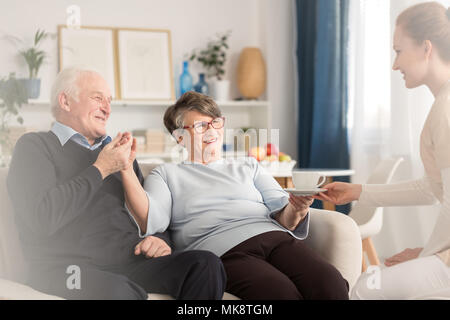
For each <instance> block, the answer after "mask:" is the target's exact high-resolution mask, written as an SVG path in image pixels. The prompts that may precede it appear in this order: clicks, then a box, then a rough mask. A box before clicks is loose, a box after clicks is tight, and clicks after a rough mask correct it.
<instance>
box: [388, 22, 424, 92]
mask: <svg viewBox="0 0 450 320" xmlns="http://www.w3.org/2000/svg"><path fill="white" fill-rule="evenodd" d="M427 42H429V41H426V42H424V43H423V44H420V45H419V44H417V42H416V41H415V40H414V39H412V38H411V37H409V36H408V35H407V34H406V33H405V32H404V30H403V27H401V26H397V27H396V29H395V33H394V51H395V52H396V54H397V56H396V58H395V61H394V65H393V66H392V69H393V70H398V71H400V72H401V73H402V74H403V79H404V80H405V85H406V87H407V88H409V89H412V88H416V87H418V86H421V85H423V84H424V83H425V79H426V77H427V73H428V66H429V58H430V51H431V50H430V49H431V48H427V46H428V44H427Z"/></svg>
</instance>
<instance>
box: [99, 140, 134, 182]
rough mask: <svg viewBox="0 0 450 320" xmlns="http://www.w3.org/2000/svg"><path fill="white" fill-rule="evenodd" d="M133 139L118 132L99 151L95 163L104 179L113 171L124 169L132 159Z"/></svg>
mask: <svg viewBox="0 0 450 320" xmlns="http://www.w3.org/2000/svg"><path fill="white" fill-rule="evenodd" d="M132 143H133V140H132V139H130V138H126V137H124V134H122V133H120V132H119V133H118V134H117V136H116V137H115V138H114V139H113V140H112V141H111V142H110V143H109V144H107V145H106V146H105V147H104V148H103V150H102V151H101V152H100V153H99V155H98V158H97V160H96V161H95V163H94V166H96V167H97V168H98V169H99V171H100V173H101V174H102V177H103V179H104V178H105V177H107V176H109V175H110V174H112V173H115V172H118V171H120V170H124V169H125V168H126V167H127V165H128V162H129V161H130V155H131V146H132Z"/></svg>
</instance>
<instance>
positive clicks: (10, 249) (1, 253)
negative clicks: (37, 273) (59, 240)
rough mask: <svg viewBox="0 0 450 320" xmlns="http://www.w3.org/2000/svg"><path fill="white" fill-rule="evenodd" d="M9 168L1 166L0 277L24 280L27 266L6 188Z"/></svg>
mask: <svg viewBox="0 0 450 320" xmlns="http://www.w3.org/2000/svg"><path fill="white" fill-rule="evenodd" d="M7 175H8V169H7V168H0V278H5V279H9V280H14V281H19V282H23V281H24V280H25V278H26V266H25V263H24V258H23V254H22V248H21V246H20V242H19V236H18V233H17V229H16V225H15V222H14V215H13V210H12V207H11V203H10V201H9V197H8V192H7V189H6V177H7Z"/></svg>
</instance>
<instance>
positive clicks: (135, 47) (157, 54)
mask: <svg viewBox="0 0 450 320" xmlns="http://www.w3.org/2000/svg"><path fill="white" fill-rule="evenodd" d="M117 55H118V65H119V70H118V73H119V83H120V96H121V99H123V100H161V101H169V100H174V99H175V89H174V83H173V77H172V47H171V36H170V30H159V29H133V28H118V29H117Z"/></svg>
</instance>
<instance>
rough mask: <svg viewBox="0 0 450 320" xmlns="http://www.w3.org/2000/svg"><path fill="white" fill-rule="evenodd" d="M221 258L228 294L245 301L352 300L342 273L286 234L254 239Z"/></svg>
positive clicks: (279, 233)
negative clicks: (349, 297)
mask: <svg viewBox="0 0 450 320" xmlns="http://www.w3.org/2000/svg"><path fill="white" fill-rule="evenodd" d="M221 259H222V262H223V264H224V266H225V270H226V272H227V277H228V282H227V291H228V292H231V293H233V294H235V295H237V296H239V297H241V298H244V299H264V298H266V299H347V298H348V283H347V282H346V281H345V279H343V278H342V276H341V275H340V273H339V272H338V271H337V270H336V269H335V268H334V267H333V266H332V265H331V264H329V263H328V262H326V261H325V260H324V259H322V258H321V257H320V256H318V255H317V254H316V253H315V252H314V251H313V250H311V249H310V248H309V247H308V246H306V245H305V244H304V243H303V241H301V240H298V239H296V238H294V237H292V236H291V235H290V234H288V233H286V232H283V231H274V232H267V233H264V234H260V235H257V236H255V237H253V238H250V239H248V240H246V241H244V242H242V243H241V244H239V245H237V246H236V247H234V248H232V249H231V250H229V251H228V252H227V253H225V254H224V255H222V257H221ZM254 295H256V297H253V296H254ZM244 296H245V297H244Z"/></svg>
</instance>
